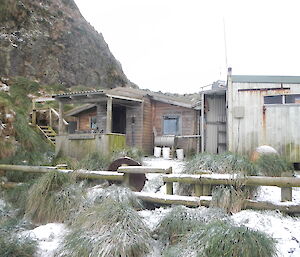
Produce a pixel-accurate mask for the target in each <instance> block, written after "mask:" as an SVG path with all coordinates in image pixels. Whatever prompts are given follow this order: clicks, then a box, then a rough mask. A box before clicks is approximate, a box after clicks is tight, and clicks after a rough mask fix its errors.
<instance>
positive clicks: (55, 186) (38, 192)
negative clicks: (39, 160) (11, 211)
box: [25, 171, 83, 223]
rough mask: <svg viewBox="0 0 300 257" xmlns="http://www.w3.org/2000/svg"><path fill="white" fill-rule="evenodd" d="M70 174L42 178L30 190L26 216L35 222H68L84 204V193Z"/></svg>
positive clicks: (55, 172)
mask: <svg viewBox="0 0 300 257" xmlns="http://www.w3.org/2000/svg"><path fill="white" fill-rule="evenodd" d="M74 183H75V180H74V178H73V177H71V176H70V175H69V174H65V173H60V172H57V171H53V172H49V173H47V174H45V175H44V176H42V177H40V178H39V179H38V180H37V181H36V182H35V183H34V184H33V185H32V186H31V188H30V189H29V192H28V198H27V203H26V210H25V215H26V217H30V218H31V219H32V220H33V221H34V222H37V223H46V222H66V221H67V220H68V219H69V216H70V215H71V213H72V212H73V211H74V210H77V208H79V205H80V203H81V202H82V200H83V199H82V197H83V192H82V190H81V188H80V187H76V186H75V185H74Z"/></svg>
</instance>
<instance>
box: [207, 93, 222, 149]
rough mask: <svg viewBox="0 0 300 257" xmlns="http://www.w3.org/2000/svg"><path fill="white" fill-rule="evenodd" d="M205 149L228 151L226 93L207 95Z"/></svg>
mask: <svg viewBox="0 0 300 257" xmlns="http://www.w3.org/2000/svg"><path fill="white" fill-rule="evenodd" d="M205 125H206V126H205V133H204V134H205V151H206V152H209V153H223V152H224V151H226V101H225V95H221V96H220V95H206V96H205Z"/></svg>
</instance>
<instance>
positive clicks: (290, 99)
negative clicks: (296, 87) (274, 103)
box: [285, 94, 300, 104]
mask: <svg viewBox="0 0 300 257" xmlns="http://www.w3.org/2000/svg"><path fill="white" fill-rule="evenodd" d="M285 103H286V104H300V94H294V95H285Z"/></svg>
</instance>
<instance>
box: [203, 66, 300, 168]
mask: <svg viewBox="0 0 300 257" xmlns="http://www.w3.org/2000/svg"><path fill="white" fill-rule="evenodd" d="M201 97H202V99H203V100H204V101H203V106H205V112H204V116H203V118H202V119H203V124H202V125H201V128H202V131H203V135H204V140H203V145H202V151H207V152H212V153H221V152H224V151H232V152H236V153H240V154H246V155H250V154H251V153H252V152H253V151H254V150H255V148H256V147H258V146H260V145H269V146H272V147H273V148H275V149H276V150H277V151H278V152H279V153H280V154H282V155H283V156H286V157H287V158H288V159H289V160H290V161H291V162H294V163H299V162H300V119H299V117H300V76H253V75H251V76H249V75H232V74H231V69H229V72H228V77H227V83H226V86H225V87H222V88H217V89H215V90H209V91H203V92H201ZM212 127H214V129H212Z"/></svg>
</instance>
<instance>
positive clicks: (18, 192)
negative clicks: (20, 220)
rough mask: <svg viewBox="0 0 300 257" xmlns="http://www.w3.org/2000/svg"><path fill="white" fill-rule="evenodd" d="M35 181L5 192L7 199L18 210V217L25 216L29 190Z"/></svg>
mask: <svg viewBox="0 0 300 257" xmlns="http://www.w3.org/2000/svg"><path fill="white" fill-rule="evenodd" d="M33 183H34V181H31V182H30V183H23V184H21V185H19V186H16V187H14V188H10V189H7V190H5V192H4V193H5V194H4V196H5V199H6V200H7V201H8V202H9V203H10V204H11V205H12V206H13V207H14V208H15V209H16V214H17V216H23V215H24V213H25V209H26V201H27V196H28V190H29V188H30V187H31V185H32V184H33Z"/></svg>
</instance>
